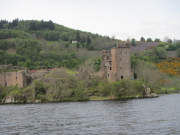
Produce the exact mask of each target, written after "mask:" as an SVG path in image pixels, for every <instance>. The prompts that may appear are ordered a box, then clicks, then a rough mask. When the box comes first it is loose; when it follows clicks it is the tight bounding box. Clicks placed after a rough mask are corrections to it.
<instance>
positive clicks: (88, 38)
mask: <svg viewBox="0 0 180 135" xmlns="http://www.w3.org/2000/svg"><path fill="white" fill-rule="evenodd" d="M87 44H88V45H90V44H91V39H90V37H89V35H88V36H87Z"/></svg>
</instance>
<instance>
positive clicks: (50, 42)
mask: <svg viewBox="0 0 180 135" xmlns="http://www.w3.org/2000/svg"><path fill="white" fill-rule="evenodd" d="M56 42H58V41H46V43H47V45H51V44H53V43H56Z"/></svg>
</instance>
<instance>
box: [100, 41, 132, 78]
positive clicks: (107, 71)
mask: <svg viewBox="0 0 180 135" xmlns="http://www.w3.org/2000/svg"><path fill="white" fill-rule="evenodd" d="M99 75H100V77H106V78H107V79H108V80H109V81H116V80H121V79H131V78H132V72H131V61H130V48H129V45H128V44H127V43H126V44H117V47H113V48H112V49H111V51H106V50H104V51H102V57H101V66H100V72H99Z"/></svg>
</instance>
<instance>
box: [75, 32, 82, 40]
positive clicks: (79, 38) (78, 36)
mask: <svg viewBox="0 0 180 135" xmlns="http://www.w3.org/2000/svg"><path fill="white" fill-rule="evenodd" d="M76 40H77V41H78V42H80V41H81V37H80V34H79V32H77V34H76Z"/></svg>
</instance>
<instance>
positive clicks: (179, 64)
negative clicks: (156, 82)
mask: <svg viewBox="0 0 180 135" xmlns="http://www.w3.org/2000/svg"><path fill="white" fill-rule="evenodd" d="M155 66H156V67H157V68H159V71H160V72H164V73H166V74H168V75H173V76H179V75H180V59H179V58H178V57H172V58H167V59H166V60H164V61H161V62H159V63H155Z"/></svg>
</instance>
